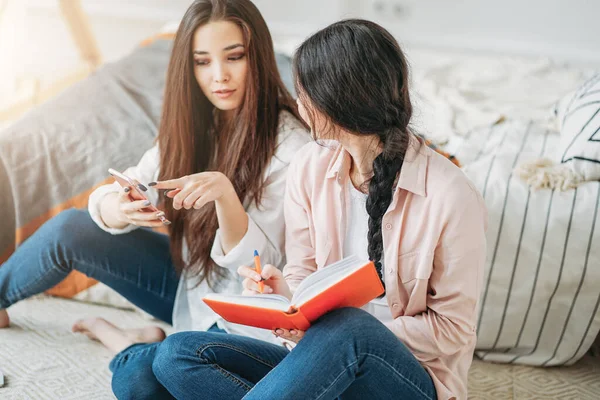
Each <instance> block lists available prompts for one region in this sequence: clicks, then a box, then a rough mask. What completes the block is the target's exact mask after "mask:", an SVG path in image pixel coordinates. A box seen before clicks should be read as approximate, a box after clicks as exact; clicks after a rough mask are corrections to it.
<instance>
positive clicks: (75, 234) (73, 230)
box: [44, 208, 93, 243]
mask: <svg viewBox="0 0 600 400" xmlns="http://www.w3.org/2000/svg"><path fill="white" fill-rule="evenodd" d="M90 222H91V223H93V221H92V218H91V217H90V214H89V213H88V212H87V211H85V210H78V209H76V208H70V209H68V210H65V211H62V212H61V213H60V214H58V215H57V216H55V217H54V218H52V219H50V220H49V221H48V222H46V224H44V228H45V229H47V230H48V231H50V232H51V233H52V235H53V237H54V238H55V240H57V241H60V242H61V243H62V242H65V241H69V240H76V239H77V238H79V237H81V235H80V234H81V233H82V230H83V229H85V228H87V227H88V226H89V224H90Z"/></svg>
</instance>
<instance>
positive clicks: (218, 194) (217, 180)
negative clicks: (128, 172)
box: [148, 172, 237, 210]
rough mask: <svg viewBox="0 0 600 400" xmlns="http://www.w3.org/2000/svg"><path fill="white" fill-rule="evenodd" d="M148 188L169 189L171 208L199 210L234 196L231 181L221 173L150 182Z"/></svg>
mask: <svg viewBox="0 0 600 400" xmlns="http://www.w3.org/2000/svg"><path fill="white" fill-rule="evenodd" d="M148 186H151V187H153V188H155V189H171V191H170V192H168V193H167V197H170V198H172V199H173V208H174V209H176V210H180V209H182V208H185V209H186V210H189V209H191V208H195V209H196V210H199V209H200V208H202V207H204V206H205V205H206V204H208V203H209V202H211V201H218V200H220V199H221V198H224V197H225V196H231V195H234V196H236V197H237V194H236V193H235V189H234V188H233V184H232V183H231V181H230V180H229V179H228V178H227V177H226V176H225V175H224V174H223V173H221V172H201V173H198V174H193V175H187V176H184V177H181V178H178V179H170V180H167V181H160V182H152V183H150V184H149V185H148Z"/></svg>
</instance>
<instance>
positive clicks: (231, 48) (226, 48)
mask: <svg viewBox="0 0 600 400" xmlns="http://www.w3.org/2000/svg"><path fill="white" fill-rule="evenodd" d="M238 47H244V45H243V44H241V43H236V44H232V45H231V46H227V47H225V48H224V49H223V51H229V50H233V49H237V48H238ZM194 54H198V55H200V56H201V55H205V54H208V52H207V51H200V50H194Z"/></svg>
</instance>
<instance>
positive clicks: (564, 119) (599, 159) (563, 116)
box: [554, 73, 600, 181]
mask: <svg viewBox="0 0 600 400" xmlns="http://www.w3.org/2000/svg"><path fill="white" fill-rule="evenodd" d="M554 112H555V114H556V117H557V118H558V126H559V129H560V145H559V146H558V153H557V157H558V161H559V162H560V163H563V164H566V165H569V166H570V167H571V169H573V171H574V172H575V173H576V174H578V175H581V176H582V177H583V179H584V180H586V181H595V180H600V73H598V74H596V75H594V76H592V77H591V78H590V79H589V80H588V81H587V82H585V83H584V84H583V85H582V86H581V87H580V88H579V89H577V90H576V91H575V92H572V93H569V94H568V95H567V96H565V97H564V98H562V99H561V100H560V101H559V102H558V103H557V104H556V106H555V109H554Z"/></svg>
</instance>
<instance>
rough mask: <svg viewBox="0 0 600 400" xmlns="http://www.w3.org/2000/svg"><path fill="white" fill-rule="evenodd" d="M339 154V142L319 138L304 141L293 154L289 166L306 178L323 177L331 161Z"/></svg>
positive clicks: (319, 178) (317, 178)
mask: <svg viewBox="0 0 600 400" xmlns="http://www.w3.org/2000/svg"><path fill="white" fill-rule="evenodd" d="M338 156H339V143H338V142H336V141H333V140H320V141H318V142H317V141H314V140H311V141H310V142H308V143H306V144H305V145H304V146H302V147H301V148H300V149H299V150H298V151H297V152H296V154H295V156H294V160H293V161H292V165H291V168H292V170H294V171H295V172H296V174H298V173H299V174H302V175H304V177H305V178H306V179H307V180H314V179H316V180H321V179H324V178H325V176H326V175H327V172H328V171H329V169H330V167H331V165H332V163H334V162H335V160H336V159H337V157H338Z"/></svg>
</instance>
